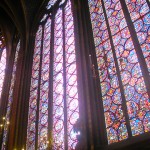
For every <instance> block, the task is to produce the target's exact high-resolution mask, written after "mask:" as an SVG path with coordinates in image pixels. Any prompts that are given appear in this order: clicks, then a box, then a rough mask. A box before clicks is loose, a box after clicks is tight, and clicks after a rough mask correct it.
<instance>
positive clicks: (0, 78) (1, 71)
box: [0, 48, 6, 98]
mask: <svg viewBox="0 0 150 150" xmlns="http://www.w3.org/2000/svg"><path fill="white" fill-rule="evenodd" d="M5 68H6V48H3V50H2V54H1V58H0V98H1V94H2V89H3V83H4V77H5Z"/></svg>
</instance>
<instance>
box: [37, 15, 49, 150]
mask: <svg viewBox="0 0 150 150" xmlns="http://www.w3.org/2000/svg"><path fill="white" fill-rule="evenodd" d="M50 37H51V20H50V18H48V20H47V22H46V24H45V26H44V39H43V52H42V53H43V54H42V67H41V83H40V100H39V101H40V106H39V122H38V123H39V125H38V136H39V137H38V140H39V141H38V147H39V149H41V150H43V149H46V148H47V146H48V145H47V141H48V137H47V135H48V100H49V98H48V94H49V72H50V69H49V66H50V65H49V64H50Z"/></svg>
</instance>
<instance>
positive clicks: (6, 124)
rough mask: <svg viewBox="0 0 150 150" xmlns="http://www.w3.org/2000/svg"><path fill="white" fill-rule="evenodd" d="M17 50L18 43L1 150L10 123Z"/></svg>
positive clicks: (4, 144) (18, 48)
mask: <svg viewBox="0 0 150 150" xmlns="http://www.w3.org/2000/svg"><path fill="white" fill-rule="evenodd" d="M19 50H20V41H19V42H18V44H17V47H16V53H15V59H14V64H13V71H12V77H11V85H10V89H9V97H8V104H7V110H6V116H5V125H4V133H3V144H2V149H3V150H5V149H6V142H7V136H8V130H9V123H10V113H11V107H12V102H13V91H14V84H15V80H16V69H17V60H18V53H19Z"/></svg>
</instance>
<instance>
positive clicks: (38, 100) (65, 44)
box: [26, 0, 79, 150]
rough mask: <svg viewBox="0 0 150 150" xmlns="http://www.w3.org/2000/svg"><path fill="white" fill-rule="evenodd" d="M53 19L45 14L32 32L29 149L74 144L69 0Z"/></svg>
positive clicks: (74, 72)
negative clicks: (33, 43) (43, 21)
mask: <svg viewBox="0 0 150 150" xmlns="http://www.w3.org/2000/svg"><path fill="white" fill-rule="evenodd" d="M54 5H55V4H54ZM59 6H60V5H59ZM52 15H53V14H52ZM54 18H55V19H54V20H53V19H51V17H50V16H47V19H46V18H45V19H46V23H45V24H44V25H43V26H39V29H38V31H37V33H36V39H35V48H34V56H33V66H32V77H31V86H30V99H29V114H28V130H27V143H26V147H27V149H32V150H33V149H36V147H37V148H38V149H41V150H43V149H46V148H48V146H50V147H52V149H72V150H73V149H75V146H76V144H77V138H76V133H75V132H74V131H73V125H74V124H75V122H76V121H77V119H78V118H79V106H78V89H77V69H76V54H75V39H74V23H73V14H72V10H71V2H70V1H69V0H68V1H67V3H66V4H65V5H63V6H62V4H61V8H59V7H58V9H57V12H56V14H55V16H54ZM52 24H53V25H52ZM49 112H51V113H49ZM49 126H50V128H51V129H50V130H48V129H49ZM49 135H51V137H50V138H51V139H48V138H49Z"/></svg>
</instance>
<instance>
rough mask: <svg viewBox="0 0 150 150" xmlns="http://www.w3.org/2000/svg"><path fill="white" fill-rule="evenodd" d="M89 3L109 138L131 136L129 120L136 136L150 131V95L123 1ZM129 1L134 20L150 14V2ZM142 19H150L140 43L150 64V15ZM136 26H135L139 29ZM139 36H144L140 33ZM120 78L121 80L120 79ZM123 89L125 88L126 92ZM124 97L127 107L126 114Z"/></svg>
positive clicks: (105, 0)
mask: <svg viewBox="0 0 150 150" xmlns="http://www.w3.org/2000/svg"><path fill="white" fill-rule="evenodd" d="M88 2H89V11H90V17H91V23H92V29H93V37H94V43H95V50H96V57H97V64H98V71H99V79H100V86H101V91H102V100H103V107H104V116H105V123H106V130H107V138H108V143H109V144H111V143H114V142H118V141H121V140H123V139H127V138H128V136H129V131H128V130H127V122H129V126H128V128H130V130H131V134H132V136H135V135H139V134H142V133H144V132H148V131H150V113H149V110H150V103H149V99H150V98H149V96H148V91H147V89H146V86H145V82H144V77H143V75H142V71H141V66H140V63H139V61H138V57H137V53H136V49H135V48H134V44H133V41H132V38H133V37H131V34H130V32H129V29H128V26H127V23H126V18H125V16H124V13H123V10H122V9H123V8H122V6H121V3H120V1H119V0H113V1H112V0H96V1H95V0H89V1H88ZM140 2H141V3H142V4H141V3H140ZM126 3H127V5H128V6H129V7H133V6H134V8H133V9H130V14H131V17H132V19H133V20H137V18H136V19H135V18H134V17H138V16H140V15H144V14H145V16H146V15H147V16H148V15H149V13H148V12H149V8H148V6H147V3H146V1H138V0H137V1H136V0H134V1H128V0H126ZM131 3H132V4H131ZM138 7H140V8H138ZM139 9H140V11H139ZM144 10H145V11H144ZM134 11H135V12H134ZM138 12H140V13H141V14H139V13H138ZM132 13H133V14H132ZM135 14H136V15H135ZM147 16H146V17H147ZM138 18H139V17H138ZM141 18H143V20H142V22H144V21H145V22H146V23H145V28H141V29H142V30H145V31H141V32H143V34H144V35H145V36H144V38H143V39H142V40H143V41H142V42H140V39H139V43H140V45H141V47H142V46H143V45H142V44H144V46H143V47H144V48H143V49H142V50H143V55H144V56H145V61H147V66H149V62H148V61H149V56H150V55H149V51H148V50H147V51H146V47H148V46H149V44H150V42H149V36H148V33H149V32H148V28H149V25H148V17H147V18H146V19H147V20H146V19H144V17H141ZM133 24H134V25H135V24H136V23H134V22H133ZM143 26H144V24H143ZM136 27H137V26H136V25H135V30H136ZM139 28H140V27H138V29H137V30H136V32H137V35H138V34H140V33H139V32H138V31H139V30H140V29H139ZM138 38H142V37H141V36H138ZM145 51H146V52H145ZM144 53H146V54H144ZM116 68H117V69H116ZM146 69H149V68H146ZM119 77H120V79H121V81H119ZM120 88H122V91H121V90H120ZM123 100H124V101H125V105H126V107H127V115H126V117H125V110H124V108H123V107H124V104H123Z"/></svg>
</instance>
